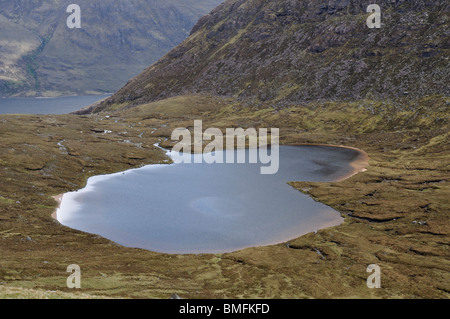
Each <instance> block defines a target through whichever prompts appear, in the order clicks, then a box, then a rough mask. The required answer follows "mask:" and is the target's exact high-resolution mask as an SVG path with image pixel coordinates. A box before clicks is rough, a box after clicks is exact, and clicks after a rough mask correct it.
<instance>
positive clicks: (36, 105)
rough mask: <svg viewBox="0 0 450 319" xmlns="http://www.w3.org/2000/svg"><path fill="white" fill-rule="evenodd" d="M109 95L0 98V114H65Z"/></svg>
mask: <svg viewBox="0 0 450 319" xmlns="http://www.w3.org/2000/svg"><path fill="white" fill-rule="evenodd" d="M108 96H110V95H86V96H64V97H55V98H27V97H24V98H22V97H17V98H0V114H66V113H70V112H74V111H78V110H79V109H81V108H83V107H85V106H88V105H90V104H92V103H95V102H97V101H99V100H101V99H104V98H105V97H108Z"/></svg>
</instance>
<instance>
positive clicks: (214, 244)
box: [57, 146, 360, 254]
mask: <svg viewBox="0 0 450 319" xmlns="http://www.w3.org/2000/svg"><path fill="white" fill-rule="evenodd" d="M226 152H246V153H247V156H248V150H237V151H224V152H223V154H222V155H224V154H225V153H226ZM279 152H280V162H279V171H278V173H277V174H274V175H261V174H260V167H261V164H260V163H259V164H249V163H247V164H206V163H202V164H187V163H181V164H171V165H148V166H145V167H142V168H138V169H132V170H128V171H125V172H120V173H116V174H111V175H102V176H95V177H92V178H90V179H89V180H88V183H87V186H86V187H85V188H84V189H82V190H79V191H77V192H72V193H67V194H64V197H63V199H62V202H61V206H60V209H59V210H58V212H57V219H58V220H59V221H60V223H61V224H63V225H66V226H68V227H71V228H74V229H78V230H81V231H85V232H88V233H92V234H98V235H101V236H103V237H105V238H108V239H110V240H113V241H115V242H116V243H119V244H121V245H124V246H128V247H137V248H144V249H148V250H152V251H157V252H163V253H179V254H185V253H223V252H231V251H235V250H239V249H242V248H246V247H253V246H261V245H269V244H276V243H281V242H285V241H288V240H289V239H293V238H296V237H299V236H301V235H303V234H306V233H309V232H312V231H315V230H317V229H321V228H326V227H330V226H334V225H338V224H340V223H341V222H342V221H343V219H342V217H341V216H340V214H339V213H338V212H337V211H335V210H333V209H332V208H330V207H328V206H326V205H324V204H321V203H318V202H316V201H314V200H313V199H312V198H310V197H309V196H307V195H304V194H302V193H301V192H299V191H297V190H295V189H294V188H292V187H291V186H289V185H288V184H287V182H289V181H319V182H324V181H333V180H336V179H338V178H340V177H343V176H347V175H348V174H349V173H352V172H353V168H352V167H351V166H350V163H351V162H352V160H354V159H356V158H357V157H358V156H360V153H359V152H357V151H356V150H351V149H345V148H336V147H328V146H280V148H279ZM168 154H171V156H172V157H173V156H176V154H173V153H168ZM192 156H201V155H192ZM224 156H225V155H224ZM247 158H248V157H247ZM247 162H248V161H247Z"/></svg>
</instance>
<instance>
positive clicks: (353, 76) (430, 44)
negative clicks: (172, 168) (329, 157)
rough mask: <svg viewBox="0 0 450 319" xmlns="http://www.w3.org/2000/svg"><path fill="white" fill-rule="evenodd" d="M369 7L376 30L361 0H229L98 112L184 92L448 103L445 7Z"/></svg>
mask: <svg viewBox="0 0 450 319" xmlns="http://www.w3.org/2000/svg"><path fill="white" fill-rule="evenodd" d="M376 2H377V3H378V5H379V6H380V7H381V18H382V19H381V28H379V29H377V28H374V29H370V28H368V27H367V24H366V20H367V18H368V17H369V15H370V13H367V12H366V10H367V6H368V3H369V2H368V1H362V0H330V1H313V0H305V1H298V0H228V1H226V2H225V3H223V4H221V5H220V6H219V7H217V8H216V9H215V10H213V11H212V12H211V13H210V14H208V15H207V16H204V17H202V18H201V19H200V20H199V22H198V23H197V24H196V25H195V27H194V28H193V30H192V32H191V35H190V37H189V38H188V39H186V40H185V41H184V42H183V43H181V44H180V45H178V46H177V47H176V48H174V49H173V50H172V51H170V52H169V53H168V54H167V55H165V56H164V57H163V58H162V59H161V60H159V61H158V62H157V63H155V64H153V65H152V66H150V67H149V68H147V69H146V70H145V71H144V72H143V73H142V74H140V75H139V76H137V77H135V78H134V79H132V80H131V81H130V82H129V83H128V84H127V85H126V86H125V87H124V88H122V89H121V90H119V91H118V93H117V94H115V95H114V96H112V97H111V98H110V99H109V100H107V101H106V102H105V103H103V104H102V105H101V106H100V107H98V108H97V110H101V109H105V108H110V107H111V106H114V107H115V108H117V107H123V106H133V105H139V104H143V103H147V102H151V101H155V100H160V99H164V98H167V97H171V96H177V95H185V94H204V95H213V96H227V97H235V98H238V99H241V100H246V101H249V102H250V103H252V104H255V103H256V104H258V103H265V102H266V103H270V104H272V105H278V106H285V105H288V104H292V103H298V102H300V101H308V100H359V99H395V98H399V97H402V98H404V97H411V98H415V97H419V96H426V95H447V96H448V95H449V93H450V92H449V91H450V90H449V85H448V84H449V83H450V78H449V60H448V58H449V56H450V54H449V46H450V41H449V36H450V30H449V20H448V19H449V13H450V4H449V2H448V1H445V0H437V1H427V0H409V1H405V0H395V1H391V0H379V1H376Z"/></svg>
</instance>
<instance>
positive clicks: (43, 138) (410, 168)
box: [0, 96, 450, 298]
mask: <svg viewBox="0 0 450 319" xmlns="http://www.w3.org/2000/svg"><path fill="white" fill-rule="evenodd" d="M117 109H118V111H114V110H113V109H112V110H110V111H109V112H108V113H97V114H92V115H81V116H80V115H54V116H51V115H46V116H38V115H20V116H19V115H1V116H0V252H1V253H0V297H4V298H11V297H12V298H21V297H23V298H87V297H89V296H91V297H92V298H96V297H97V296H103V297H121V298H168V297H170V296H171V295H172V294H173V293H177V294H179V295H180V296H181V297H183V298H354V297H361V298H448V297H449V295H450V275H449V274H450V272H449V270H450V262H449V260H450V259H449V256H450V253H449V251H448V247H449V246H448V245H449V230H450V224H449V217H448V211H449V206H450V202H449V199H448V194H449V181H448V179H449V164H450V149H449V148H450V147H449V143H448V140H449V136H448V135H449V133H448V114H449V99H448V98H446V97H439V96H432V97H424V98H422V99H419V100H416V101H414V102H411V101H407V100H405V101H401V100H398V101H395V102H394V101H390V102H388V101H386V102H380V101H371V100H361V101H358V102H351V103H346V102H320V103H319V102H311V103H308V104H305V105H298V106H292V107H289V108H284V109H280V110H278V109H274V108H272V107H269V106H264V105H260V106H259V107H251V106H245V105H242V104H241V103H239V102H236V101H234V100H231V99H218V98H209V97H205V96H203V97H202V96H180V97H176V98H171V99H166V100H163V101H159V102H154V103H150V104H145V105H141V106H139V107H135V108H133V109H129V110H119V109H120V107H117ZM194 119H202V120H203V125H204V128H206V127H218V128H222V129H224V128H227V127H243V128H246V127H278V128H280V132H281V140H280V141H281V143H282V144H297V143H326V144H337V145H345V146H351V147H357V148H360V149H362V150H364V151H366V152H367V153H368V155H369V156H370V162H369V164H370V166H369V167H368V170H367V171H366V172H364V173H360V174H357V175H355V176H353V177H351V178H349V179H347V180H344V181H340V182H330V183H308V182H300V181H292V183H291V185H292V186H293V187H295V188H297V189H298V190H299V191H301V192H304V193H306V194H309V195H310V196H312V197H313V198H314V199H316V200H318V201H321V202H324V203H325V204H327V205H329V206H331V207H333V208H335V209H336V210H338V211H339V212H341V214H342V216H343V217H344V218H345V222H344V223H343V224H341V225H339V226H336V227H332V228H328V229H324V230H320V231H318V232H317V233H310V234H307V235H305V236H302V237H299V238H295V239H294V238H293V239H292V240H291V241H289V243H281V244H278V245H272V246H266V247H256V248H248V249H245V250H242V251H238V252H234V253H227V254H214V255H212V254H200V255H168V254H160V253H154V252H150V251H146V250H141V249H134V248H127V247H122V246H119V245H117V244H115V243H113V242H111V241H108V240H106V239H103V238H101V237H99V236H97V235H93V234H87V233H83V232H80V231H76V230H72V229H69V228H67V227H64V226H62V225H60V224H59V223H58V222H57V221H55V220H53V219H52V218H51V214H52V213H53V211H54V209H55V207H56V206H57V203H56V202H55V200H54V199H53V198H52V196H54V195H57V194H60V193H64V192H68V191H73V190H76V189H80V188H82V187H83V185H84V184H85V182H86V180H87V178H88V177H89V176H92V175H97V174H105V173H110V172H116V171H120V170H125V169H128V168H132V167H138V166H141V165H145V164H151V163H168V159H167V158H166V157H165V155H164V154H163V152H162V151H161V150H159V149H158V148H156V147H154V146H153V144H154V143H156V142H159V141H164V140H165V139H166V138H169V140H167V141H166V142H165V143H163V144H162V145H164V146H166V147H170V144H171V143H170V134H171V132H172V130H173V129H174V128H176V127H180V126H182V127H192V125H193V120H194ZM144 191H146V192H149V193H151V189H149V190H144ZM74 263H75V264H78V265H80V267H81V271H82V288H81V289H80V290H77V291H75V292H74V291H71V290H69V289H68V288H67V287H66V279H67V276H68V275H69V274H68V273H67V272H66V268H67V266H68V265H70V264H74ZM369 264H378V265H379V266H380V267H381V272H382V276H381V284H382V288H381V289H368V288H367V286H366V279H367V276H368V273H367V272H366V268H367V266H368V265H369Z"/></svg>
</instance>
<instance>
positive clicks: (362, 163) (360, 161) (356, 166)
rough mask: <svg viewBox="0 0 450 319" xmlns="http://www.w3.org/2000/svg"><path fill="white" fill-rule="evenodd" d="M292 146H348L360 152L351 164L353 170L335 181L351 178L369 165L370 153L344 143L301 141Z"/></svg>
mask: <svg viewBox="0 0 450 319" xmlns="http://www.w3.org/2000/svg"><path fill="white" fill-rule="evenodd" d="M288 145H292V146H329V147H339V148H346V149H349V150H354V151H357V152H358V156H356V158H355V159H354V160H353V161H352V162H351V163H350V166H351V167H353V171H352V172H350V173H349V174H346V175H344V176H342V177H339V178H338V179H336V180H334V182H340V181H343V180H345V179H347V178H350V177H352V176H354V175H356V174H358V173H361V172H365V171H367V166H369V159H370V157H369V155H368V154H367V153H366V152H364V151H363V150H360V149H359V148H356V147H351V146H344V145H333V144H317V143H316V144H308V143H299V144H288Z"/></svg>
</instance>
